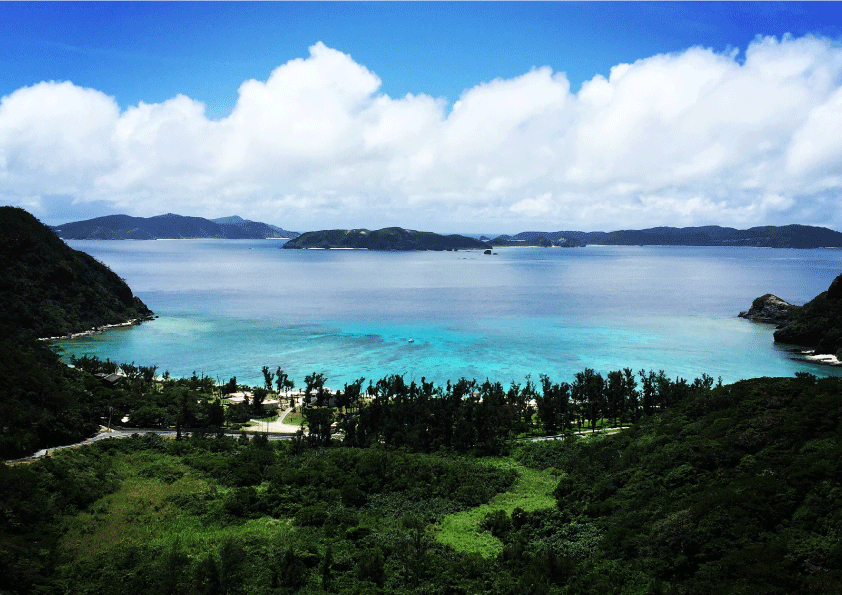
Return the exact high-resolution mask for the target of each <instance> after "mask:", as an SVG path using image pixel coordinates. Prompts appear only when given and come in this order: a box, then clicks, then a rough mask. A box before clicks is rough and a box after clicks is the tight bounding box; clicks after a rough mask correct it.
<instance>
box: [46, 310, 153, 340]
mask: <svg viewBox="0 0 842 595" xmlns="http://www.w3.org/2000/svg"><path fill="white" fill-rule="evenodd" d="M153 318H155V317H154V316H145V317H141V318H132V319H131V320H127V321H126V322H118V323H115V324H104V325H102V326H95V327H94V328H92V329H89V330H87V331H82V332H79V333H70V334H69V335H61V336H58V337H38V340H39V341H61V340H66V339H78V338H79V337H90V336H93V335H99V334H102V333H104V332H105V331H108V330H111V329H114V328H124V327H129V326H137V325H139V324H141V323H143V322H146V321H148V320H152V319H153Z"/></svg>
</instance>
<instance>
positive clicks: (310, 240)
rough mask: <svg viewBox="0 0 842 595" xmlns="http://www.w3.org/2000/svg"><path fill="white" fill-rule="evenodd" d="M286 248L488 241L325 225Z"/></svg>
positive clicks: (458, 246) (483, 246)
mask: <svg viewBox="0 0 842 595" xmlns="http://www.w3.org/2000/svg"><path fill="white" fill-rule="evenodd" d="M283 247H284V248H287V249H293V248H309V249H340V248H344V249H351V248H354V249H359V250H363V249H364V250H464V249H473V250H477V249H479V250H487V249H490V248H491V245H490V244H487V243H485V242H481V241H480V240H477V239H474V238H469V237H465V236H460V235H455V234H454V235H448V236H443V235H439V234H437V233H432V232H429V231H414V230H411V229H403V228H400V227H386V228H384V229H378V230H376V231H369V230H367V229H326V230H322V231H309V232H307V233H304V234H301V235H300V236H299V237H297V238H295V239H294V240H290V241H289V242H287V243H286V244H284V246H283Z"/></svg>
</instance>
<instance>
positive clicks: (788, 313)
mask: <svg viewBox="0 0 842 595" xmlns="http://www.w3.org/2000/svg"><path fill="white" fill-rule="evenodd" d="M797 309H798V306H796V305H794V304H790V303H789V302H787V301H785V300H782V299H781V298H779V297H778V296H776V295H772V294H771V293H767V294H766V295H762V296H760V297H759V298H757V299H755V300H754V301H753V302H752V303H751V308H749V310H748V312H740V314H739V317H740V318H746V319H748V320H753V321H754V322H768V323H771V324H776V325H778V326H783V325H785V324H788V323H789V321H790V320H792V316H793V314H794V313H795V311H796V310H797Z"/></svg>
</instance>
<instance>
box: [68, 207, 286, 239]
mask: <svg viewBox="0 0 842 595" xmlns="http://www.w3.org/2000/svg"><path fill="white" fill-rule="evenodd" d="M51 229H52V230H53V231H54V232H55V233H56V235H58V237H60V238H62V239H64V240H157V239H161V240H163V239H188V238H190V239H199V238H224V239H230V240H249V239H255V240H257V239H266V238H296V237H298V236H299V235H300V234H299V233H297V232H294V231H287V230H285V229H281V228H280V227H276V226H274V225H269V224H267V223H259V222H257V221H249V220H247V219H243V218H242V217H237V216H233V217H221V218H219V219H204V218H202V217H185V216H182V215H173V214H172V213H168V214H166V215H158V216H157V217H130V216H129V215H106V216H105V217H96V218H95V219H87V220H85V221H75V222H73V223H64V224H63V225H54V226H52V227H51Z"/></svg>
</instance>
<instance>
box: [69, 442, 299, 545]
mask: <svg viewBox="0 0 842 595" xmlns="http://www.w3.org/2000/svg"><path fill="white" fill-rule="evenodd" d="M116 470H117V473H118V475H119V477H120V482H121V485H120V488H119V489H118V490H117V491H116V492H114V493H112V494H108V495H107V496H105V497H103V498H102V499H100V500H99V501H98V502H96V503H94V504H93V505H92V506H91V507H90V508H89V509H88V511H86V512H81V513H79V514H77V515H76V516H75V517H72V518H71V519H69V520H68V522H67V531H66V533H65V535H64V536H63V538H62V546H63V548H64V549H65V550H66V551H68V552H71V553H72V555H73V557H74V558H76V559H79V560H83V559H88V558H91V557H98V556H101V555H107V552H108V551H109V550H110V549H111V548H114V547H116V546H118V545H119V544H121V543H134V544H140V543H143V544H148V545H152V546H170V545H172V544H173V543H174V542H176V541H178V542H179V544H180V546H181V547H183V548H185V549H186V550H187V551H194V552H196V551H207V548H208V547H209V546H215V545H218V544H220V543H222V542H223V541H225V540H226V539H228V538H230V537H246V536H258V535H259V536H272V537H275V538H277V537H278V536H281V535H287V534H289V533H291V532H292V530H293V529H292V527H291V526H290V522H289V520H287V519H272V518H268V517H266V518H261V519H255V520H249V521H246V522H244V523H242V524H237V525H226V526H217V525H215V524H210V525H207V524H204V523H203V522H202V519H201V518H199V517H197V516H192V515H191V514H189V513H187V512H184V511H182V510H180V509H179V508H178V507H177V506H175V505H174V504H173V503H172V501H171V498H172V497H177V496H184V495H193V494H197V493H202V492H207V491H211V492H216V491H217V490H218V492H217V493H218V495H219V497H220V498H221V497H222V494H223V493H224V492H225V491H226V490H225V488H220V487H218V486H217V485H216V484H215V482H213V481H212V480H208V479H207V478H204V477H202V476H201V474H199V473H197V472H196V471H194V470H192V469H191V468H189V467H187V466H186V465H183V464H182V463H180V462H179V459H178V457H171V456H167V455H161V454H151V453H135V454H131V455H126V456H125V458H123V460H121V461H119V462H118V463H117V466H116Z"/></svg>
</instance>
